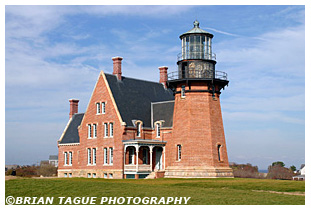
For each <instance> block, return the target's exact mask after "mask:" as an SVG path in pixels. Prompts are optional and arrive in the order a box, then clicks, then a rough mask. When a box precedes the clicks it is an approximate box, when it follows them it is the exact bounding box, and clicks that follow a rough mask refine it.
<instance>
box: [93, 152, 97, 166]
mask: <svg viewBox="0 0 311 210" xmlns="http://www.w3.org/2000/svg"><path fill="white" fill-rule="evenodd" d="M93 165H96V148H93Z"/></svg>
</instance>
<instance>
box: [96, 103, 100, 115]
mask: <svg viewBox="0 0 311 210" xmlns="http://www.w3.org/2000/svg"><path fill="white" fill-rule="evenodd" d="M96 114H100V103H96Z"/></svg>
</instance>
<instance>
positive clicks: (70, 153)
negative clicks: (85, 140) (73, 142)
mask: <svg viewBox="0 0 311 210" xmlns="http://www.w3.org/2000/svg"><path fill="white" fill-rule="evenodd" d="M69 165H72V152H69Z"/></svg>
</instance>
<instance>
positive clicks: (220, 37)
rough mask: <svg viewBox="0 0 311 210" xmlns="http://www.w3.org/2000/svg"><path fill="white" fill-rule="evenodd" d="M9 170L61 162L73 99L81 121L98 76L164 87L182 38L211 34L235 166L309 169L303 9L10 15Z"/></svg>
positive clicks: (61, 9)
mask: <svg viewBox="0 0 311 210" xmlns="http://www.w3.org/2000/svg"><path fill="white" fill-rule="evenodd" d="M5 18H6V19H5V45H6V46H5V115H6V117H5V162H6V164H33V163H37V162H38V161H40V160H45V159H48V157H49V155H52V154H57V140H58V139H59V137H60V135H61V133H62V131H63V129H64V127H65V125H66V124H67V121H68V113H69V102H68V99H70V98H78V99H80V103H79V112H84V111H85V110H86V106H87V104H88V101H89V99H90V96H91V93H92V90H93V88H94V85H95V82H96V79H97V77H98V74H99V72H100V70H103V71H104V72H107V73H112V60H111V58H112V57H114V56H122V57H123V58H124V60H123V69H122V72H123V75H124V76H128V77H134V78H140V79H145V80H151V81H158V80H159V70H158V67H159V66H164V65H165V66H168V67H169V72H170V71H176V70H177V65H176V56H177V54H178V53H180V51H181V43H180V39H179V35H181V34H182V33H184V32H186V31H188V30H190V29H191V28H192V27H193V21H194V20H195V19H197V20H198V21H199V22H200V27H201V28H202V29H205V30H207V31H209V32H211V33H213V34H214V38H213V52H214V53H216V55H217V62H218V63H217V65H216V69H217V70H219V71H225V72H227V73H228V78H229V81H230V83H229V87H227V88H226V89H225V90H224V91H223V93H222V94H221V105H222V111H223V121H224V127H225V134H226V141H227V148H228V155H229V161H230V162H236V163H251V164H253V165H257V166H259V168H260V169H267V167H268V166H269V164H271V163H272V162H274V161H283V162H284V163H285V164H286V166H288V167H289V166H290V165H295V166H296V167H299V166H300V164H302V163H304V162H305V22H304V19H305V7H304V6H293V5H289V6H222V5H221V6H6V8H5Z"/></svg>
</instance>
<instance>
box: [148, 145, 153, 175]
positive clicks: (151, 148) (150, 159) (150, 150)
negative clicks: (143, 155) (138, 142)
mask: <svg viewBox="0 0 311 210" xmlns="http://www.w3.org/2000/svg"><path fill="white" fill-rule="evenodd" d="M152 150H153V146H149V154H150V155H149V156H150V157H149V163H150V171H152Z"/></svg>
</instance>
